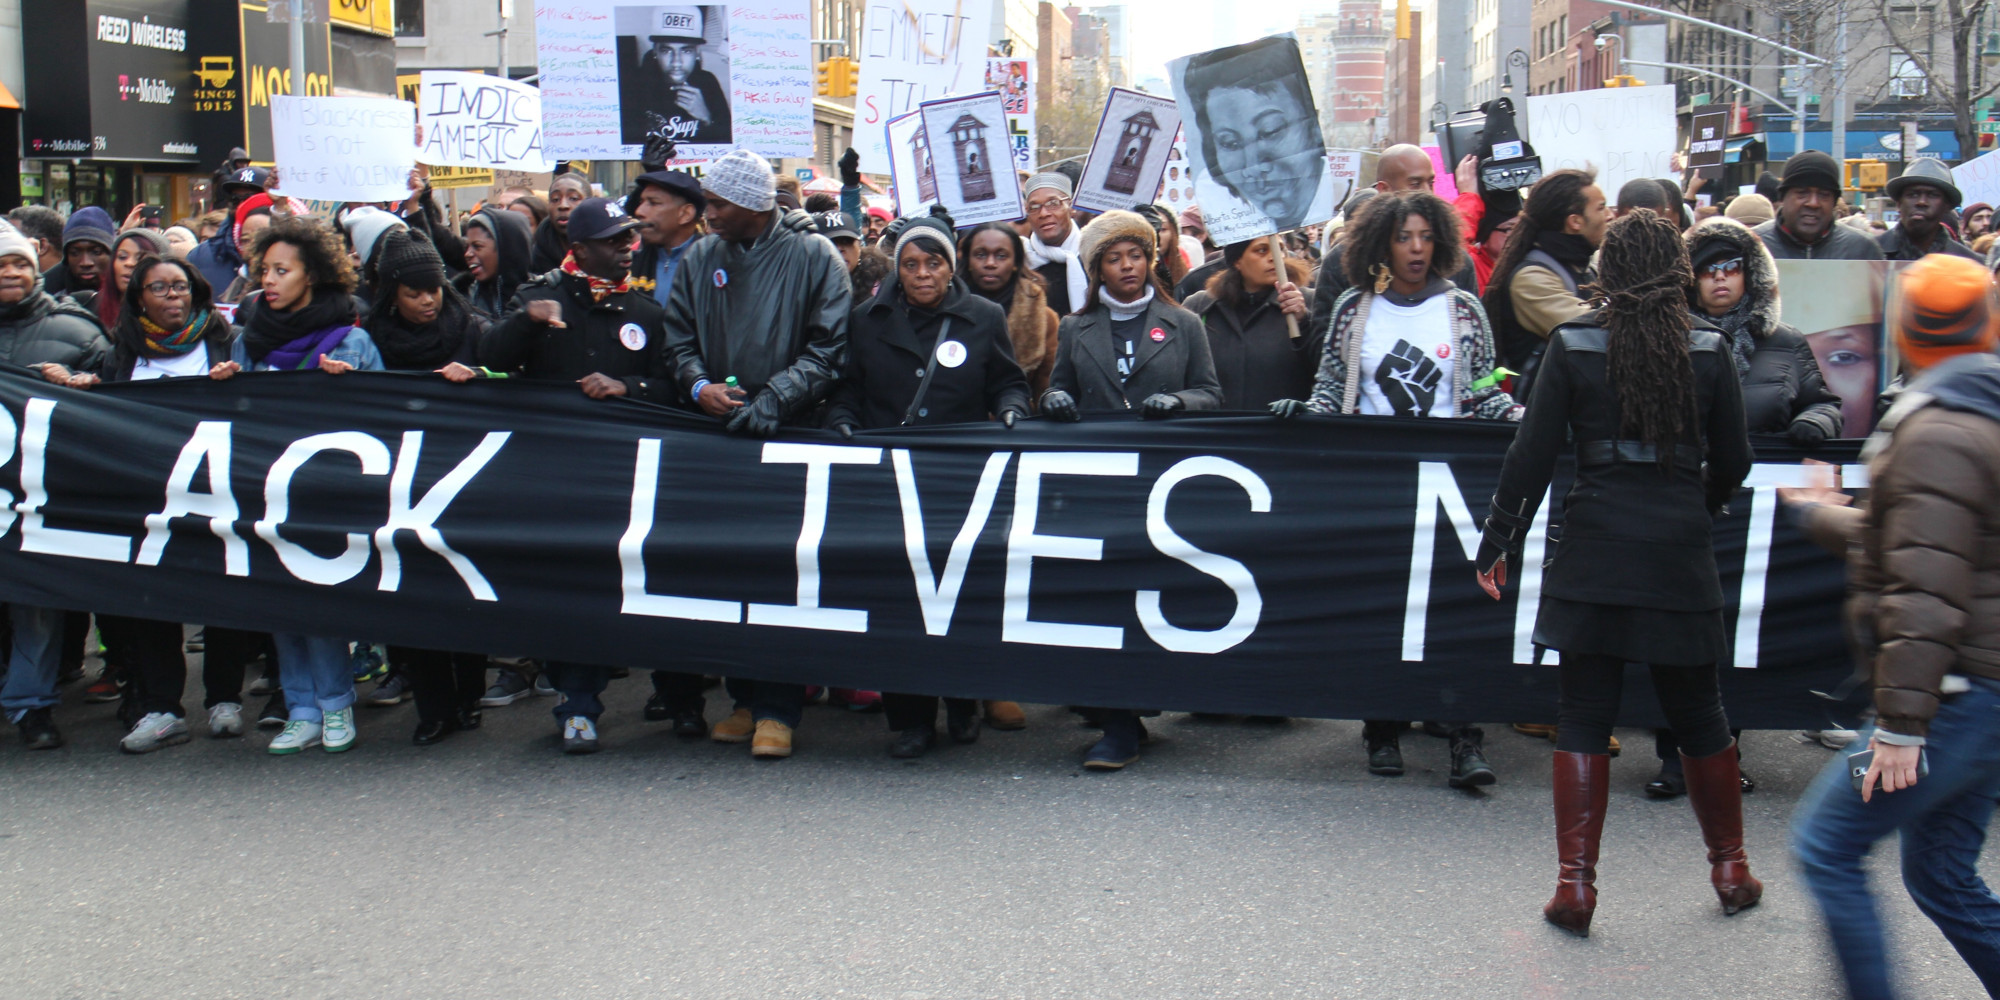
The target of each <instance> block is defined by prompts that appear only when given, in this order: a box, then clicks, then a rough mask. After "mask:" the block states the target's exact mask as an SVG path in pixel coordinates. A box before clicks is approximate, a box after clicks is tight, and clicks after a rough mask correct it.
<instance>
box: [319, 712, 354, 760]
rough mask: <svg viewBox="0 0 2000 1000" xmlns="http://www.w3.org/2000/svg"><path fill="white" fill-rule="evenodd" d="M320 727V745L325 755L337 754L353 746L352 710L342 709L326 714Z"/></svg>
mask: <svg viewBox="0 0 2000 1000" xmlns="http://www.w3.org/2000/svg"><path fill="white" fill-rule="evenodd" d="M322 726H323V733H322V736H323V740H324V742H323V743H322V744H321V745H322V746H324V747H325V748H326V752H327V753H339V752H341V751H342V750H345V749H347V748H348V747H351V746H353V745H354V709H352V708H343V709H341V710H340V711H338V712H328V713H326V721H325V722H324V723H322Z"/></svg>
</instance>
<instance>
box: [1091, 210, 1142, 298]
mask: <svg viewBox="0 0 2000 1000" xmlns="http://www.w3.org/2000/svg"><path fill="white" fill-rule="evenodd" d="M1119 240H1133V241H1136V242H1137V243H1138V244H1139V245H1140V246H1142V247H1145V248H1146V259H1147V261H1148V262H1149V263H1150V262H1151V261H1154V260H1157V259H1158V258H1159V256H1160V248H1159V246H1158V245H1157V243H1158V239H1157V237H1156V235H1155V234H1154V232H1153V224H1152V223H1150V222H1147V221H1146V218H1145V216H1142V215H1140V214H1139V213H1137V212H1124V211H1111V212H1106V213H1104V214H1103V215H1100V216H1098V217H1097V218H1095V219H1092V220H1090V225H1087V226H1085V227H1083V238H1082V240H1081V241H1080V242H1079V243H1078V245H1077V255H1078V256H1080V257H1082V258H1083V273H1084V274H1086V275H1089V276H1090V280H1091V281H1092V282H1095V281H1096V280H1097V262H1098V259H1099V258H1101V257H1102V256H1104V251H1105V250H1107V249H1109V248H1110V247H1111V244H1113V243H1116V242H1118V241H1119Z"/></svg>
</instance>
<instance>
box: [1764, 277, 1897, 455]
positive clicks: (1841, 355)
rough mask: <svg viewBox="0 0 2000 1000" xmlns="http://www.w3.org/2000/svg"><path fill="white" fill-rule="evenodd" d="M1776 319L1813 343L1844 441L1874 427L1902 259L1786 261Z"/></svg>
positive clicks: (1887, 368) (1889, 368) (1886, 366)
mask: <svg viewBox="0 0 2000 1000" xmlns="http://www.w3.org/2000/svg"><path fill="white" fill-rule="evenodd" d="M1777 265H1778V288H1779V290H1780V291H1781V292H1782V295H1781V296H1780V298H1779V300H1778V320H1779V321H1780V322H1782V323H1785V324H1787V325H1789V326H1792V327H1794V328H1796V329H1797V330H1798V331H1799V332H1800V333H1801V334H1804V335H1805V338H1806V343H1807V344H1810V345H1812V352H1813V359H1814V360H1815V361H1817V362H1818V363H1819V371H1820V377H1821V378H1823V379H1825V380H1826V387H1827V389H1828V390H1830V391H1831V392H1832V393H1833V394H1834V395H1836V396H1839V397H1840V401H1841V402H1840V416H1841V429H1840V436H1841V437H1849V438H1859V437H1867V436H1868V434H1869V432H1870V431H1873V430H1874V429H1875V397H1876V395H1877V394H1878V393H1880V392H1881V391H1882V389H1883V387H1884V386H1886V385H1887V384H1888V381H1887V374H1888V373H1889V372H1890V371H1892V370H1893V368H1892V366H1891V365H1890V364H1889V363H1888V360H1887V354H1888V350H1887V347H1886V345H1887V337H1886V336H1885V333H1884V330H1885V327H1884V324H1883V316H1884V315H1886V310H1885V309H1884V308H1883V302H1884V300H1885V299H1888V298H1890V297H1892V295H1891V291H1892V288H1893V286H1894V282H1893V281H1891V280H1890V276H1891V275H1892V274H1893V273H1894V272H1895V271H1896V270H1897V269H1898V268H1900V267H1901V263H1900V262H1896V261H1883V260H1781V261H1778V262H1777Z"/></svg>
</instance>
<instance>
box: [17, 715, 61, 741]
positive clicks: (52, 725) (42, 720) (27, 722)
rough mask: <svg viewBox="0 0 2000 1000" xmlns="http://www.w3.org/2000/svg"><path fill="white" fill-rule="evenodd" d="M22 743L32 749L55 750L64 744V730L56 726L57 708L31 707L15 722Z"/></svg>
mask: <svg viewBox="0 0 2000 1000" xmlns="http://www.w3.org/2000/svg"><path fill="white" fill-rule="evenodd" d="M15 725H16V726H18V727H20V730H21V743H22V745H23V746H26V747H27V748H28V749H30V750H54V749H55V748H57V747H59V746H62V745H63V735H62V730H60V729H57V728H56V719H55V709H52V708H31V709H29V710H28V714H26V715H23V716H21V721H20V722H17V723H15Z"/></svg>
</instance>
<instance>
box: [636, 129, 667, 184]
mask: <svg viewBox="0 0 2000 1000" xmlns="http://www.w3.org/2000/svg"><path fill="white" fill-rule="evenodd" d="M673 158H674V141H673V140H672V139H669V138H667V137H666V136H664V135H649V136H647V137H646V144H645V146H644V147H643V148H641V149H640V150H639V166H640V167H641V168H643V169H642V170H641V172H642V173H648V174H650V173H652V172H653V171H655V170H665V169H667V161H668V160H671V159H673Z"/></svg>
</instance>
